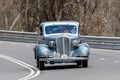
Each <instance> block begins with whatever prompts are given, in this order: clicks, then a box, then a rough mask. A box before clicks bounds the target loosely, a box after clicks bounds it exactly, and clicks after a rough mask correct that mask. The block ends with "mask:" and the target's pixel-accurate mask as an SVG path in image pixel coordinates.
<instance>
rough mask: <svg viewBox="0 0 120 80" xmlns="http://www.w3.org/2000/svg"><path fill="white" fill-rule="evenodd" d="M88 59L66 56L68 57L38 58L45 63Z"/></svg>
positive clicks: (86, 58)
mask: <svg viewBox="0 0 120 80" xmlns="http://www.w3.org/2000/svg"><path fill="white" fill-rule="evenodd" d="M82 60H89V58H88V57H68V58H40V61H45V62H47V63H49V62H52V61H53V62H54V63H72V62H76V61H82Z"/></svg>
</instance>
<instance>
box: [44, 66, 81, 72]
mask: <svg viewBox="0 0 120 80" xmlns="http://www.w3.org/2000/svg"><path fill="white" fill-rule="evenodd" d="M73 68H74V69H77V68H81V66H77V65H52V66H45V69H44V70H61V69H73ZM44 70H43V71H44Z"/></svg>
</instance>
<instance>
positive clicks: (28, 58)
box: [0, 41, 120, 80]
mask: <svg viewBox="0 0 120 80" xmlns="http://www.w3.org/2000/svg"><path fill="white" fill-rule="evenodd" d="M34 46H35V44H31V43H17V42H4V41H0V80H27V79H30V80H120V51H118V50H105V49H91V54H90V60H89V66H88V68H81V67H77V66H76V64H62V65H61V64H55V65H49V64H47V65H46V68H45V70H44V71H39V70H37V69H36V68H35V67H36V62H35V60H34V55H33V47H34Z"/></svg>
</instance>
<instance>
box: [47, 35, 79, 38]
mask: <svg viewBox="0 0 120 80" xmlns="http://www.w3.org/2000/svg"><path fill="white" fill-rule="evenodd" d="M61 37H67V38H70V39H75V38H77V37H78V36H73V35H70V34H59V35H50V36H47V37H45V39H57V38H61Z"/></svg>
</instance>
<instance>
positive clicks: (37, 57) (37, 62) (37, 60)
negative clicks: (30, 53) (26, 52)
mask: <svg viewBox="0 0 120 80" xmlns="http://www.w3.org/2000/svg"><path fill="white" fill-rule="evenodd" d="M36 64H37V68H38V67H39V56H37V55H36Z"/></svg>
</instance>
